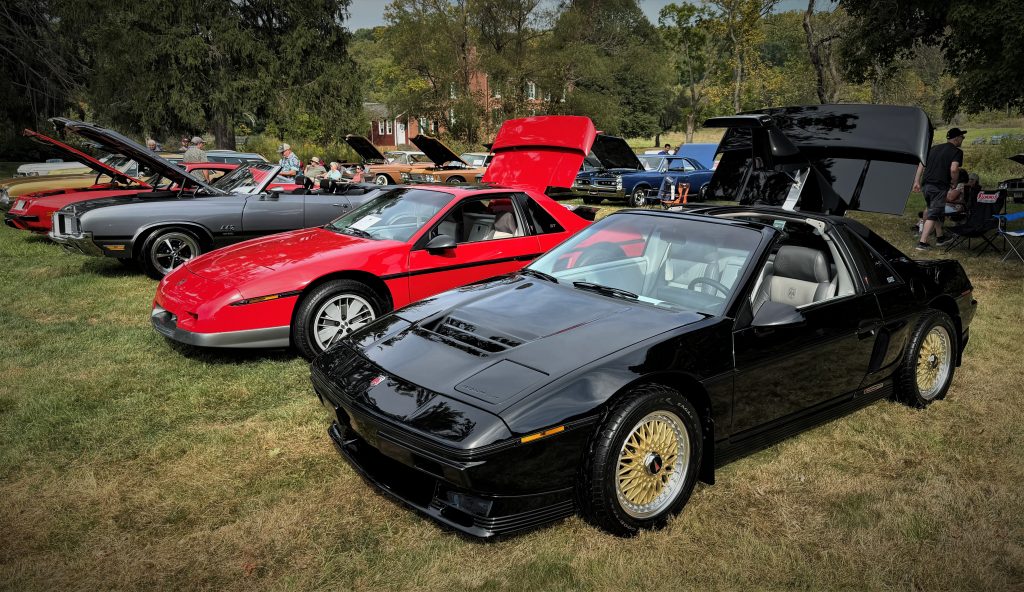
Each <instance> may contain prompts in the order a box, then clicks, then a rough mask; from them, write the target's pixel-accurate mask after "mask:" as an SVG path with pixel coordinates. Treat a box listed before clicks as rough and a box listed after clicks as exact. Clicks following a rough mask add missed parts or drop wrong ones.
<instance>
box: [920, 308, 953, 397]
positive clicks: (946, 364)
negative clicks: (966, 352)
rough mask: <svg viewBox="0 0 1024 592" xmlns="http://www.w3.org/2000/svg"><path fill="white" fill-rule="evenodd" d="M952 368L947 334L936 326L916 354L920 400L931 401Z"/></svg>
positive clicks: (951, 348) (951, 354) (951, 349)
mask: <svg viewBox="0 0 1024 592" xmlns="http://www.w3.org/2000/svg"><path fill="white" fill-rule="evenodd" d="M952 366H953V347H952V340H951V339H950V336H949V332H948V331H947V330H946V328H945V327H942V326H940V325H936V326H934V327H932V328H931V330H929V331H928V334H927V335H925V338H924V341H922V342H921V348H920V349H919V350H918V352H917V367H916V368H915V374H916V378H917V390H918V392H919V393H920V394H921V398H922V399H925V400H931V399H933V398H935V395H937V394H938V393H939V390H941V389H942V386H943V385H944V384H946V380H947V379H948V378H949V372H950V369H951V368H952Z"/></svg>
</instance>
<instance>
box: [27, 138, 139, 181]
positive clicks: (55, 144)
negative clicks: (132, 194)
mask: <svg viewBox="0 0 1024 592" xmlns="http://www.w3.org/2000/svg"><path fill="white" fill-rule="evenodd" d="M21 135H23V136H25V137H26V138H29V139H30V140H32V141H34V142H37V143H39V144H42V145H44V146H47V147H50V148H55V149H57V151H59V152H60V153H61V154H62V155H63V156H64V158H68V159H71V160H72V161H75V162H80V163H82V164H83V165H85V166H87V167H89V168H90V169H92V170H93V171H96V172H97V173H99V174H101V175H107V176H109V177H111V178H112V179H114V180H115V181H117V182H118V183H121V184H124V185H138V186H140V187H149V185H147V184H146V183H145V182H143V181H140V180H139V179H136V178H135V177H130V176H128V175H126V174H124V173H123V172H121V171H120V170H118V169H115V168H114V167H112V166H110V165H108V164H107V163H105V162H103V161H100V160H97V159H95V158H93V157H91V156H89V155H88V154H86V153H84V152H82V151H81V150H78V149H76V148H73V147H71V146H68V145H67V144H65V143H64V142H61V141H59V140H55V139H53V138H51V137H49V136H46V135H43V134H41V133H39V132H37V131H33V130H30V129H27V130H24V131H23V132H21Z"/></svg>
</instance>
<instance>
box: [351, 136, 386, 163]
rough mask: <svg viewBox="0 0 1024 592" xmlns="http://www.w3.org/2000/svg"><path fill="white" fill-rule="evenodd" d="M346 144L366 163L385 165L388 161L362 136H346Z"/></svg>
mask: <svg viewBox="0 0 1024 592" xmlns="http://www.w3.org/2000/svg"><path fill="white" fill-rule="evenodd" d="M345 143H347V144H348V145H349V146H351V147H352V149H353V150H355V151H356V154H358V155H359V158H362V159H363V161H364V162H369V163H377V164H383V163H386V162H387V161H388V159H387V158H385V157H384V155H383V154H381V153H380V150H377V147H376V146H374V145H373V143H372V142H370V141H369V140H367V139H366V138H364V137H362V136H356V135H353V134H349V135H347V136H345Z"/></svg>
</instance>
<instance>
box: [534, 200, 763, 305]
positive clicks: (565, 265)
mask: <svg viewBox="0 0 1024 592" xmlns="http://www.w3.org/2000/svg"><path fill="white" fill-rule="evenodd" d="M760 240H761V233H760V232H759V231H757V230H755V229H751V228H748V227H739V226H730V225H725V224H721V223H716V222H713V221H701V220H693V219H686V218H674V217H668V216H651V215H643V214H618V215H613V216H609V217H607V218H605V219H604V220H602V221H600V222H598V223H596V224H594V225H593V226H590V227H589V228H587V229H585V230H583V231H581V232H580V233H578V234H576V235H575V236H573V237H572V238H570V239H569V240H567V241H566V242H564V243H562V244H561V245H559V246H557V247H555V248H554V249H553V250H551V251H549V252H548V253H547V254H545V255H543V256H541V257H540V258H539V259H537V260H536V261H534V262H533V263H532V264H531V265H530V266H529V267H528V269H530V270H533V271H535V272H540V273H543V274H547V275H548V276H550V277H552V278H554V279H555V280H557V281H558V282H559V283H564V284H567V285H570V286H573V287H574V288H575V289H580V290H587V291H592V292H596V293H598V294H602V295H604V296H607V297H609V298H620V299H624V300H633V301H638V302H643V303H646V304H653V305H655V306H661V307H666V308H672V309H687V310H695V311H697V312H702V313H706V314H721V313H722V312H724V310H725V306H726V304H727V303H728V302H729V300H730V298H731V297H732V295H733V292H734V291H735V290H736V289H738V287H739V286H738V283H739V280H740V278H741V277H742V276H743V271H744V269H745V268H746V267H747V265H748V264H749V263H750V262H751V259H753V256H752V255H753V253H754V251H755V250H756V249H757V246H758V244H759V243H760Z"/></svg>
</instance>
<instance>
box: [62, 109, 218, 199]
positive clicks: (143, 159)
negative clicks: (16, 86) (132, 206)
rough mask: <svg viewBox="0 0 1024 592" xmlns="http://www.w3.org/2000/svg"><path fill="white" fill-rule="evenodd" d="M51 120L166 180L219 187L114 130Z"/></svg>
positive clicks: (192, 185)
mask: <svg viewBox="0 0 1024 592" xmlns="http://www.w3.org/2000/svg"><path fill="white" fill-rule="evenodd" d="M50 122H51V123H53V125H54V127H56V128H57V131H58V132H61V133H63V132H64V130H68V131H71V132H74V133H76V134H78V135H80V136H82V137H83V138H85V139H87V140H89V141H91V142H95V143H96V144H98V145H100V146H103V147H104V148H105V149H107V150H109V151H110V152H117V153H118V154H123V155H124V156H127V157H128V158H131V159H132V160H134V161H135V162H137V163H139V164H140V165H144V166H146V167H148V168H149V169H150V170H152V171H153V172H154V173H156V174H159V175H160V176H161V177H163V178H165V179H170V180H171V181H173V182H174V183H176V184H178V185H180V186H181V187H203V188H205V189H209V190H210V191H211V192H218V190H216V189H212V188H211V187H210V186H209V185H208V184H207V183H206V182H205V181H202V180H200V179H198V178H197V177H194V176H192V175H191V174H189V173H187V172H186V171H185V169H184V168H182V167H179V166H177V165H175V164H174V163H172V162H171V161H169V160H166V159H164V158H162V157H161V156H160V155H159V154H157V153H156V152H153V151H152V150H150V149H148V148H146V147H145V146H141V145H139V144H137V143H136V142H134V141H132V140H131V139H129V138H126V137H124V136H122V135H121V134H119V133H117V132H115V131H113V130H108V129H106V128H103V127H100V126H98V125H95V124H92V123H86V122H83V121H74V120H72V119H66V118H64V117H53V118H51V119H50Z"/></svg>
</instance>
